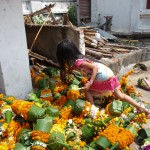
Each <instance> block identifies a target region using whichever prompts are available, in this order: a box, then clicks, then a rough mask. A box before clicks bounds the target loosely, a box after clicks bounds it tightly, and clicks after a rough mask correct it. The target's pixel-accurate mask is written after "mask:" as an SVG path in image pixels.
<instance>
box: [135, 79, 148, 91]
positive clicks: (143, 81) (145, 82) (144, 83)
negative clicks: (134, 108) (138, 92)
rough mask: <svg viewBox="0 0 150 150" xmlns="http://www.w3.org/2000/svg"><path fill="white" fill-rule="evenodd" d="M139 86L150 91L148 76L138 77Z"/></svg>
mask: <svg viewBox="0 0 150 150" xmlns="http://www.w3.org/2000/svg"><path fill="white" fill-rule="evenodd" d="M137 82H138V86H139V87H140V88H142V89H144V90H147V91H150V82H149V81H148V80H147V78H146V77H142V78H139V79H138V81H137Z"/></svg>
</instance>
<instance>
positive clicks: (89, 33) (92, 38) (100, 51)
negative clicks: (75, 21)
mask: <svg viewBox="0 0 150 150" xmlns="http://www.w3.org/2000/svg"><path fill="white" fill-rule="evenodd" d="M83 31H84V40H85V46H86V48H85V50H86V54H87V55H90V56H93V57H95V58H97V59H100V58H102V57H108V58H112V57H113V56H114V55H115V54H120V53H129V52H131V51H132V50H139V48H138V47H135V46H127V45H123V44H120V43H117V44H116V43H115V44H114V43H113V44H112V43H110V42H109V41H108V40H107V39H105V38H104V37H102V36H101V35H100V33H99V32H98V31H97V30H94V29H83Z"/></svg>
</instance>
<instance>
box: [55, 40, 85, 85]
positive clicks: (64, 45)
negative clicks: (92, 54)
mask: <svg viewBox="0 0 150 150" xmlns="http://www.w3.org/2000/svg"><path fill="white" fill-rule="evenodd" d="M56 56H57V60H58V63H59V65H60V77H61V79H62V81H64V82H65V74H66V66H65V65H67V66H68V71H69V72H70V71H71V66H72V65H73V64H74V63H75V61H76V60H77V59H79V58H83V57H84V55H83V54H81V52H80V51H79V50H78V48H77V47H76V45H75V44H74V43H73V42H72V41H71V40H68V39H65V40H63V41H61V42H60V43H58V45H57V52H56Z"/></svg>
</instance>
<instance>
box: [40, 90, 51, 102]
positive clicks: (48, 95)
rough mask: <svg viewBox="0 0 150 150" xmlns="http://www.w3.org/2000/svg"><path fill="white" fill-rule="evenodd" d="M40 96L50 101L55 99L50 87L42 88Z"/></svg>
mask: <svg viewBox="0 0 150 150" xmlns="http://www.w3.org/2000/svg"><path fill="white" fill-rule="evenodd" d="M40 98H41V99H42V100H43V101H49V102H51V101H52V100H53V96H52V92H51V90H50V89H44V90H41V94H40Z"/></svg>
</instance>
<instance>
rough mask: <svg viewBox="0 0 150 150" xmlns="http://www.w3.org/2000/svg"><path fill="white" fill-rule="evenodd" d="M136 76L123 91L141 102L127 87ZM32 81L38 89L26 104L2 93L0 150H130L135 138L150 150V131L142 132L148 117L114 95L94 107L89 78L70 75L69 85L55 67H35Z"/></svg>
mask: <svg viewBox="0 0 150 150" xmlns="http://www.w3.org/2000/svg"><path fill="white" fill-rule="evenodd" d="M132 72H133V71H130V72H129V73H127V74H126V75H124V76H123V77H122V80H121V81H120V83H121V90H122V92H124V93H126V94H128V95H130V96H132V97H133V98H134V99H135V100H136V101H138V102H140V99H139V96H140V94H139V93H137V92H136V91H135V89H134V87H133V86H129V85H128V82H127V77H128V75H130V74H131V73H132ZM31 77H32V81H33V85H34V87H35V88H34V91H33V92H32V93H29V95H28V98H27V99H25V100H22V99H17V98H15V97H13V96H5V95H3V94H0V107H1V109H0V111H1V113H0V114H1V115H0V138H1V141H0V149H1V150H13V149H14V150H21V149H25V150H30V149H31V150H99V149H102V150H129V149H130V148H129V145H130V144H132V142H133V141H134V139H135V138H138V141H139V145H140V146H141V148H143V150H148V147H149V145H150V142H149V141H150V140H149V138H150V134H149V131H147V130H145V132H146V136H144V137H143V135H144V133H145V132H144V133H143V131H141V130H143V128H142V124H144V123H146V121H147V118H146V115H145V114H144V113H141V114H137V113H135V108H134V107H133V106H131V105H130V104H128V103H127V102H122V101H120V100H116V99H114V97H113V95H112V94H111V95H107V96H104V97H103V98H102V100H103V101H102V104H101V105H99V106H95V105H91V104H90V103H89V102H88V101H87V100H86V97H85V93H84V91H83V88H82V87H83V86H84V84H85V83H86V82H87V79H86V77H84V76H82V75H81V74H80V73H79V72H77V71H73V73H72V75H70V76H68V75H66V79H67V84H64V83H62V82H61V80H60V76H59V69H57V68H53V67H50V68H45V69H43V70H41V69H39V68H38V67H37V66H36V67H33V68H32V69H31ZM141 139H142V140H141ZM145 139H146V140H145ZM141 141H142V142H141ZM140 142H141V143H140ZM146 148H147V149H146Z"/></svg>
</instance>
